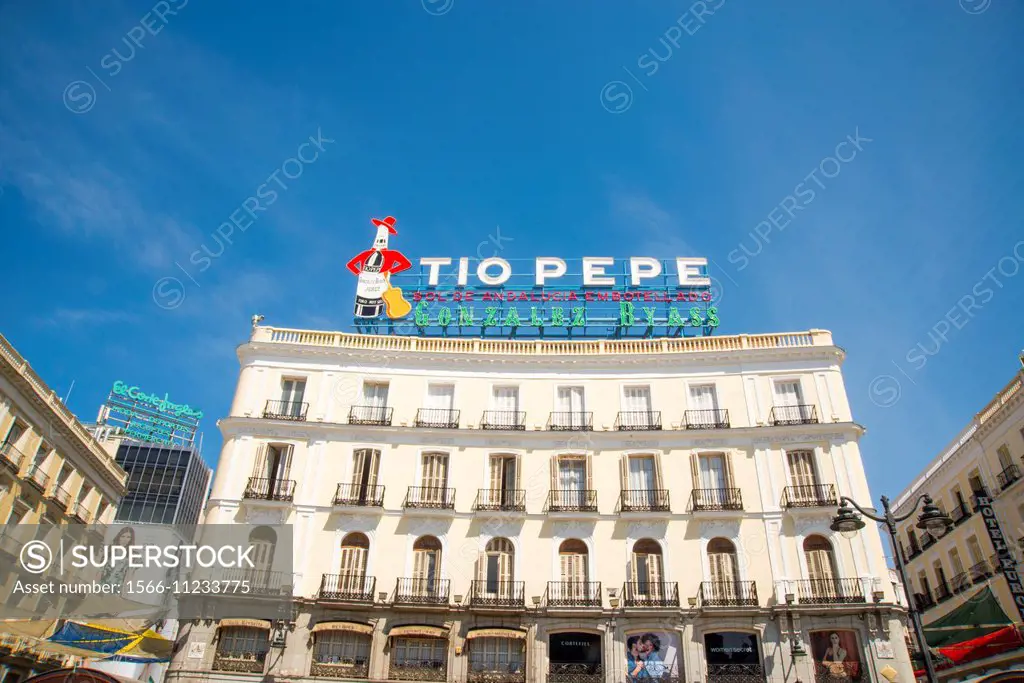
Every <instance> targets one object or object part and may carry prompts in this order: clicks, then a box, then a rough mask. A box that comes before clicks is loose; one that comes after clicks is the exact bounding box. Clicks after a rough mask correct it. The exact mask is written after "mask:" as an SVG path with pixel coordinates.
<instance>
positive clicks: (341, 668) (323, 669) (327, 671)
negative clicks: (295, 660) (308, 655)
mask: <svg viewBox="0 0 1024 683" xmlns="http://www.w3.org/2000/svg"><path fill="white" fill-rule="evenodd" d="M309 675H310V676H312V677H314V678H318V677H322V678H341V679H345V680H348V679H350V678H355V679H357V680H366V679H368V678H369V677H370V661H369V660H368V659H366V658H364V657H339V658H338V659H337V661H316V660H314V661H313V663H312V664H311V665H310V667H309Z"/></svg>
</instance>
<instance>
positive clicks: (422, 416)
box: [415, 408, 461, 429]
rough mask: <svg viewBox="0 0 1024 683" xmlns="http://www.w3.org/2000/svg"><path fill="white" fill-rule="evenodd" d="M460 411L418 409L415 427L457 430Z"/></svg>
mask: <svg viewBox="0 0 1024 683" xmlns="http://www.w3.org/2000/svg"><path fill="white" fill-rule="evenodd" d="M460 413H461V411H459V410H450V409H448V408H420V409H419V410H417V411H416V423H415V424H416V426H417V427H435V428H438V429H458V428H459V415H460Z"/></svg>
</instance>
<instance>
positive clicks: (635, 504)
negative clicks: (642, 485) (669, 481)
mask: <svg viewBox="0 0 1024 683" xmlns="http://www.w3.org/2000/svg"><path fill="white" fill-rule="evenodd" d="M669 510H671V507H670V506H669V503H668V489H626V490H624V491H623V492H622V493H621V494H619V511H620V512H668V511H669Z"/></svg>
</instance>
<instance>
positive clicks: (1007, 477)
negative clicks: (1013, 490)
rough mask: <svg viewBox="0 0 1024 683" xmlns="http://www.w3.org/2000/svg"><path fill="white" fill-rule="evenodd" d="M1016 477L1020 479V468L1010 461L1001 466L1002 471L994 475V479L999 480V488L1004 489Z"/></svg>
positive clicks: (1010, 484)
mask: <svg viewBox="0 0 1024 683" xmlns="http://www.w3.org/2000/svg"><path fill="white" fill-rule="evenodd" d="M1018 479H1020V468H1019V467H1017V466H1016V465H1014V464H1013V463H1010V464H1009V465H1007V466H1006V467H1004V468H1003V471H1002V472H1000V473H999V474H997V475H996V481H997V482H999V488H1000V489H1002V490H1006V489H1008V488H1010V486H1012V485H1013V484H1014V483H1015V482H1016V481H1017V480H1018Z"/></svg>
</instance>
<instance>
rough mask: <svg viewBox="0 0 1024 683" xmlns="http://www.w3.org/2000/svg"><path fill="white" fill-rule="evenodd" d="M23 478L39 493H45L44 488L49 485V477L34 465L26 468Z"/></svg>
mask: <svg viewBox="0 0 1024 683" xmlns="http://www.w3.org/2000/svg"><path fill="white" fill-rule="evenodd" d="M25 477H26V480H27V481H28V483H29V484H32V486H34V487H36V488H37V489H39V490H40V491H45V490H46V487H47V486H49V485H50V475H48V474H47V473H46V472H43V468H42V467H40V466H39V465H36V464H32V465H29V466H28V470H27V471H26V472H25Z"/></svg>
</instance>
